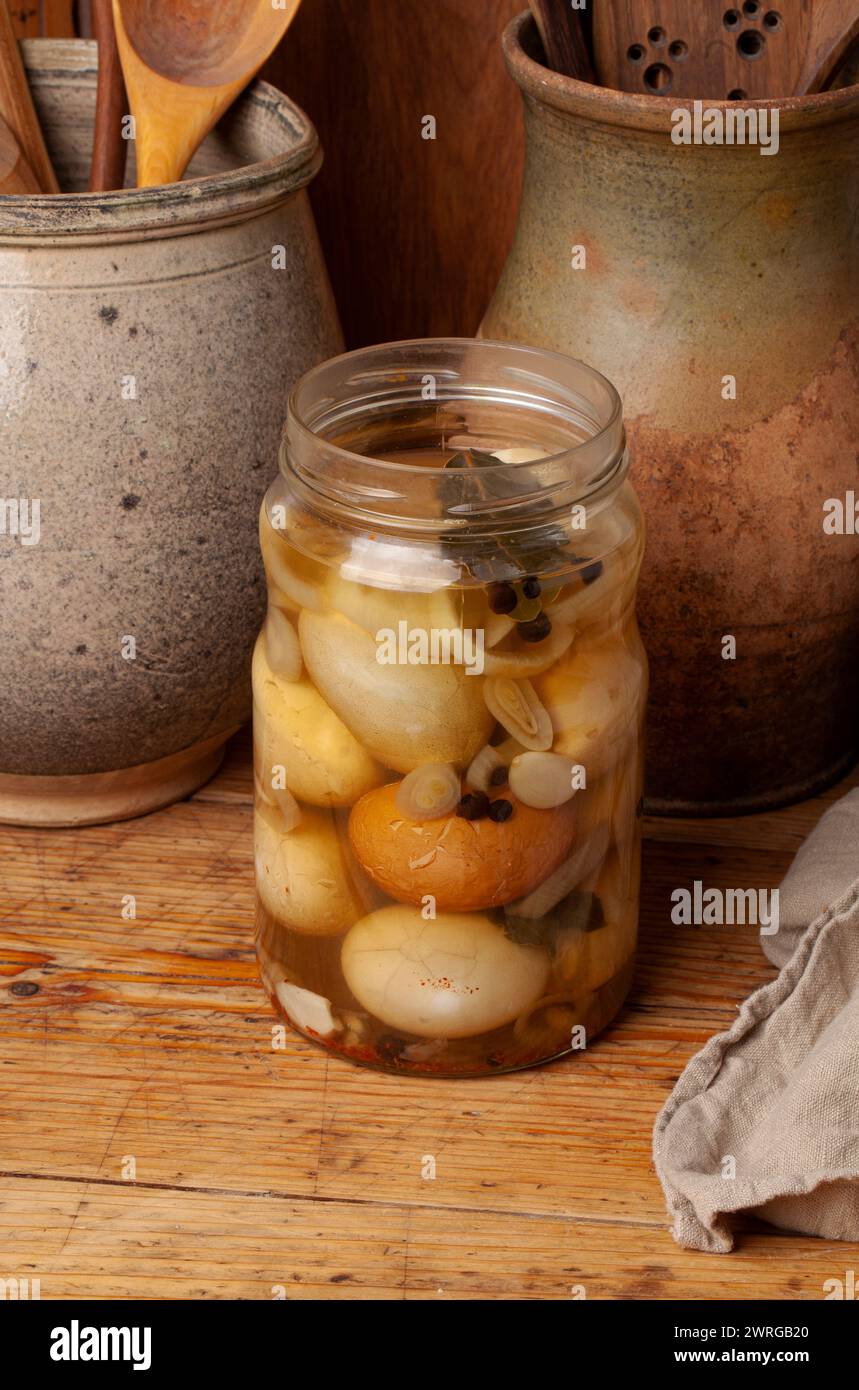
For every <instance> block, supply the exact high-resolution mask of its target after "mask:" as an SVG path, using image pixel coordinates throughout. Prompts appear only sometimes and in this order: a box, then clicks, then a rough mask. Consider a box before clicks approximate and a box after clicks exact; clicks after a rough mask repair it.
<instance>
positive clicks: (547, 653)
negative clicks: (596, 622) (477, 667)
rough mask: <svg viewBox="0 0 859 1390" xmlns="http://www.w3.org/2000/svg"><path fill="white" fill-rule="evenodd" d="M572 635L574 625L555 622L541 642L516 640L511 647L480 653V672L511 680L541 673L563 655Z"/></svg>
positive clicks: (568, 646) (571, 639)
mask: <svg viewBox="0 0 859 1390" xmlns="http://www.w3.org/2000/svg"><path fill="white" fill-rule="evenodd" d="M575 635H576V634H575V628H572V627H560V626H558V627H553V628H552V631H551V632H550V633H549V636H548V637H547V638H546V639H545V641H543V642H522V641H520V642H519V643H518V645H517V646H515V647H513V648H507V649H502V650H501V651H499V650H497V649H496V650H492V651H487V652H485V653H484V657H483V670H484V673H485V674H486V675H487V676H509V677H511V678H512V679H514V680H516V679H519V678H521V677H527V676H541V675H542V674H543V672H544V671H548V669H549V667H550V666H553V665H554V663H555V662H556V661H558V660H560V658H561V657H562V656H564V655H565V653H566V652H567V651H568V650H569V648H570V646H571V644H572V641H573V638H574V637H575ZM489 645H491V644H490V643H487V646H489Z"/></svg>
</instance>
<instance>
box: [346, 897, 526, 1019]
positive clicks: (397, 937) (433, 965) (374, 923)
mask: <svg viewBox="0 0 859 1390" xmlns="http://www.w3.org/2000/svg"><path fill="white" fill-rule="evenodd" d="M341 964H342V968H343V974H344V976H345V978H346V982H347V984H348V985H349V988H350V989H351V991H352V993H353V994H354V995H355V998H356V999H357V1000H358V1001H359V1003H360V1004H361V1005H362V1006H363V1007H364V1008H365V1009H367V1010H368V1012H369V1013H371V1014H373V1015H374V1016H375V1017H376V1018H378V1019H381V1021H382V1022H383V1023H386V1024H388V1026H389V1027H391V1028H398V1029H400V1030H402V1031H403V1032H405V1033H414V1034H416V1035H417V1036H418V1037H421V1038H470V1037H474V1036H475V1034H477V1033H486V1032H489V1031H491V1030H492V1029H493V1028H502V1027H503V1026H504V1025H505V1024H506V1023H511V1022H512V1021H513V1019H515V1018H517V1017H518V1016H519V1015H520V1014H522V1013H524V1012H525V1011H526V1010H528V1009H530V1008H532V1007H533V1005H534V1003H535V1002H536V1001H537V1000H538V999H539V998H540V996H541V995H542V994H543V993H544V991H545V987H546V981H547V979H548V975H549V957H548V955H547V954H546V953H545V951H543V950H541V949H540V948H538V947H536V946H519V945H517V944H516V943H515V942H513V941H510V940H509V938H508V937H506V936H505V934H504V932H503V931H502V929H501V928H500V927H499V926H496V925H495V923H494V922H490V920H489V918H488V917H484V916H482V915H481V914H479V913H462V912H445V913H439V914H438V916H437V917H435V918H434V919H433V920H431V921H425V920H424V917H423V916H422V912H421V909H420V908H416V907H402V906H395V907H383V908H381V909H380V910H379V911H378V912H371V913H370V915H369V916H368V917H364V918H363V919H362V920H361V921H360V922H356V923H355V925H354V927H353V928H352V930H351V931H350V932H349V934H348V935H347V936H346V938H345V939H344V941H343V947H342V951H341Z"/></svg>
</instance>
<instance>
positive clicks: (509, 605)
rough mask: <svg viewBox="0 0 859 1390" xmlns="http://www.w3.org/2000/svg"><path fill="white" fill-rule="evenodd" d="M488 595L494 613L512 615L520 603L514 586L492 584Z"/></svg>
mask: <svg viewBox="0 0 859 1390" xmlns="http://www.w3.org/2000/svg"><path fill="white" fill-rule="evenodd" d="M487 593H488V595H489V607H490V608H491V609H492V612H493V613H512V612H513V609H514V608H515V607H516V604H517V603H518V602H519V600H518V598H517V597H516V590H515V589H514V588H513V586H512V584H502V583H496V584H490V585H489V588H488V590H487Z"/></svg>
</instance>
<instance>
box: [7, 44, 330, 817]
mask: <svg viewBox="0 0 859 1390" xmlns="http://www.w3.org/2000/svg"><path fill="white" fill-rule="evenodd" d="M24 52H25V57H26V62H27V65H28V69H29V74H30V80H31V84H32V89H33V93H34V97H35V100H36V105H37V107H38V111H39V115H40V117H41V120H42V125H43V128H44V131H45V135H46V138H47V143H48V146H49V149H50V152H51V155H52V158H53V161H54V165H55V167H56V170H57V173H58V177H59V180H60V184H61V187H62V188H63V189H65V190H69V192H68V194H67V195H66V196H58V197H43V198H19V197H13V198H0V425H1V426H2V428H0V503H2V504H3V510H2V512H0V516H2V517H4V518H5V524H4V525H3V527H2V528H0V585H2V602H0V650H2V663H0V820H6V821H11V822H15V823H21V824H42V825H68V824H82V823H86V822H94V821H102V820H112V819H119V818H123V817H127V816H131V815H139V814H142V813H144V812H146V811H149V810H152V809H154V808H155V807H156V806H160V805H165V804H167V803H168V802H169V801H172V800H174V799H176V798H177V797H180V796H183V795H187V794H188V793H189V792H191V791H192V790H194V789H195V788H196V787H198V786H199V785H200V784H201V783H202V782H203V781H205V780H206V778H208V777H209V776H211V774H212V773H213V772H214V770H215V769H216V767H217V766H218V764H219V762H220V759H221V757H222V754H223V746H224V743H225V741H226V739H227V738H228V737H229V735H230V733H231V732H232V731H234V730H235V729H236V728H237V727H238V726H239V725H240V724H241V723H242V722H243V721H244V720H245V719H246V717H247V716H248V715H249V712H250V687H249V669H250V652H251V647H252V644H253V640H254V638H255V636H256V632H257V630H258V627H259V622H260V617H261V613H262V608H263V603H264V598H263V595H264V585H263V582H262V571H261V567H260V562H259V559H258V556H259V546H258V540H257V515H258V512H259V504H260V500H261V498H262V496H263V493H264V492H265V489H266V486H267V484H268V482H269V481H270V478H271V475H272V473H273V472H274V470H275V467H276V458H277V446H278V441H279V437H280V432H281V428H282V424H283V421H284V419H285V416H286V403H287V395H288V392H289V389H290V387H291V385H292V383H293V382H294V381H295V379H296V378H297V377H298V376H300V375H301V374H302V373H303V372H304V371H305V370H306V369H307V368H308V367H309V366H311V365H313V364H314V363H316V362H317V361H319V360H320V359H323V358H326V357H329V356H331V355H332V354H333V353H336V352H337V351H339V350H340V347H341V338H340V330H339V325H338V322H337V316H336V310H335V308H334V304H333V300H332V296H331V291H330V287H329V283H328V278H327V274H326V271H325V266H324V263H323V260H322V256H321V253H320V250H319V245H318V241H317V236H316V230H315V227H314V223H313V218H312V214H311V212H310V208H309V203H308V199H307V194H306V191H305V190H306V187H307V184H308V183H309V182H310V180H311V179H312V178H313V177H314V175H315V174H316V172H317V170H318V168H319V165H320V163H321V152H320V148H319V143H318V140H317V137H316V133H315V131H314V129H313V127H312V125H311V124H310V122H309V121H308V120H307V118H306V116H304V115H303V113H302V112H301V111H300V110H298V108H297V107H295V106H294V105H293V104H292V103H291V102H289V101H288V100H287V99H286V98H285V97H284V96H282V95H281V94H280V93H279V92H277V91H275V89H274V88H272V87H270V86H268V85H267V84H265V83H260V82H258V83H256V84H255V85H254V86H253V87H252V88H251V89H250V90H249V92H248V93H247V94H246V95H245V96H244V97H243V98H242V100H241V101H240V103H239V104H238V106H237V107H236V108H235V109H234V111H233V112H232V113H231V114H230V115H229V117H228V118H227V119H225V121H224V122H223V123H222V124H221V125H220V126H219V128H218V130H217V131H216V132H215V133H214V134H213V135H212V136H211V137H210V138H209V139H208V140H207V141H206V143H205V145H204V146H203V147H202V149H201V150H200V152H199V153H198V155H197V156H196V158H195V160H194V162H193V164H192V165H191V168H190V170H189V176H188V178H187V179H186V180H185V181H184V182H183V183H181V184H174V185H170V186H168V187H163V188H153V189H145V190H135V189H133V187H132V188H131V189H129V190H128V191H119V192H114V193H108V194H87V193H83V192H81V191H79V190H82V189H84V188H85V187H86V180H87V173H88V165H89V156H90V149H91V137H92V125H93V118H94V109H95V94H96V48H95V45H94V44H90V43H85V42H74V41H55V40H42V41H38V40H36V41H31V42H29V43H26V44H25V45H24ZM132 149H133V147H132ZM131 163H132V167H131V169H130V171H129V182H131V183H132V184H133V178H134V171H133V160H132V162H131ZM22 503H24V504H25V505H24V506H23V507H22V505H21V504H22ZM35 503H38V510H39V526H38V531H39V534H38V543H33V538H34V535H35V532H33V534H31V535H30V536H29V538H28V537H27V536H26V535H25V526H26V524H29V523H30V522H31V521H32V518H33V510H32V507H33V505H34V504H35ZM10 504H15V505H14V507H12V506H10ZM16 512H17V521H16V519H15V513H16ZM16 529H17V534H16Z"/></svg>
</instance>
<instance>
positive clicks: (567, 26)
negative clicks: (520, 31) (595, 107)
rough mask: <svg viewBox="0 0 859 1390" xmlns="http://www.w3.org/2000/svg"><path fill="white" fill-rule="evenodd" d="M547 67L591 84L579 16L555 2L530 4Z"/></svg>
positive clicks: (536, 0) (591, 72)
mask: <svg viewBox="0 0 859 1390" xmlns="http://www.w3.org/2000/svg"><path fill="white" fill-rule="evenodd" d="M530 3H531V13H532V14H533V16H534V19H535V20H536V22H537V28H538V29H539V31H540V38H541V39H542V41H543V49H544V51H545V54H546V59H547V61H548V64H549V67H550V68H552V70H553V71H554V72H562V73H563V74H564V76H565V77H575V78H578V80H579V82H594V81H596V78H595V76H594V70H593V67H592V66H591V55H590V53H589V52H588V45H587V42H586V40H585V34H584V30H583V28H582V21H581V15H580V12H579V11H577V10H574V9H573V8H572V7H571V6H570V5H569V4H566V5H563V4H562V5H559V4H558V0H530ZM603 3H604V0H603Z"/></svg>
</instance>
